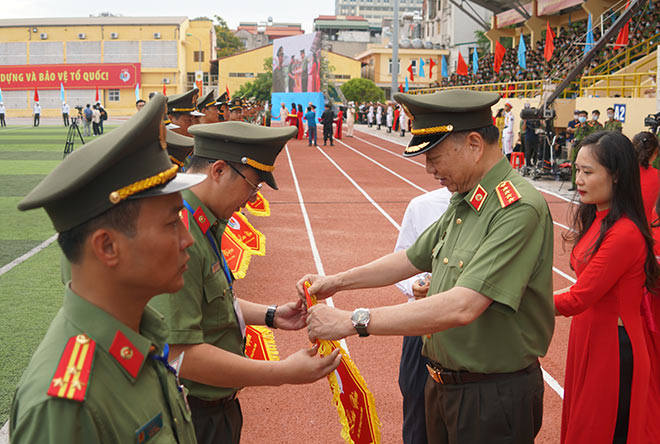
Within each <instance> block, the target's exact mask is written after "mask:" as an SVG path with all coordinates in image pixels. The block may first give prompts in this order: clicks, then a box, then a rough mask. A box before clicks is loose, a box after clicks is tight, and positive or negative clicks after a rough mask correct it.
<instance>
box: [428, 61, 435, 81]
mask: <svg viewBox="0 0 660 444" xmlns="http://www.w3.org/2000/svg"><path fill="white" fill-rule="evenodd" d="M436 65H437V63H435V62H434V61H433V59H429V79H432V78H433V67H434V66H436Z"/></svg>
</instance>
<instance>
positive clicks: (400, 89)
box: [399, 83, 403, 92]
mask: <svg viewBox="0 0 660 444" xmlns="http://www.w3.org/2000/svg"><path fill="white" fill-rule="evenodd" d="M399 92H403V85H402V84H400V83H399Z"/></svg>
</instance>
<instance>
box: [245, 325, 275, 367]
mask: <svg viewBox="0 0 660 444" xmlns="http://www.w3.org/2000/svg"><path fill="white" fill-rule="evenodd" d="M245 356H247V357H248V358H251V359H256V360H259V361H279V360H280V355H279V352H278V351H277V344H275V335H274V334H273V331H272V330H271V329H270V328H268V327H264V326H261V325H248V326H246V327H245Z"/></svg>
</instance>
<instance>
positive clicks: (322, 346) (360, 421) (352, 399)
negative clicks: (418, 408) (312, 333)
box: [305, 282, 380, 444]
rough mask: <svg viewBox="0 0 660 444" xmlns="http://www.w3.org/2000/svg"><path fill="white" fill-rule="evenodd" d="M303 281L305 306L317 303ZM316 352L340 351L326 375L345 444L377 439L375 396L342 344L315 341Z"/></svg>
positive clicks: (369, 442)
mask: <svg viewBox="0 0 660 444" xmlns="http://www.w3.org/2000/svg"><path fill="white" fill-rule="evenodd" d="M309 286H310V284H309V282H305V298H306V300H307V306H308V307H311V306H312V305H315V304H316V297H315V296H313V295H311V296H310V294H309V292H308V291H307V288H308V287H309ZM317 344H318V345H319V354H320V355H321V356H327V355H329V354H330V353H332V351H333V350H334V349H336V348H338V349H339V352H340V353H341V362H340V363H339V367H337V369H336V370H335V371H334V372H332V373H330V374H329V375H328V382H329V383H330V391H331V392H332V403H333V404H334V405H335V406H336V407H337V413H338V414H339V422H340V423H341V425H342V430H341V436H342V438H344V440H345V441H346V442H347V443H348V444H378V443H380V421H379V420H378V415H377V414H376V403H375V401H374V397H373V395H372V394H371V392H370V391H369V389H368V388H367V383H366V382H365V381H364V378H363V377H362V375H361V374H360V371H359V370H358V368H357V366H356V365H355V363H354V362H353V360H352V359H351V358H350V357H349V356H348V354H347V353H346V352H345V351H344V349H343V348H342V347H341V344H340V343H339V342H338V341H327V340H323V339H322V340H319V341H317Z"/></svg>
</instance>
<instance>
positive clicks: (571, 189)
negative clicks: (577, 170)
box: [568, 185, 577, 191]
mask: <svg viewBox="0 0 660 444" xmlns="http://www.w3.org/2000/svg"><path fill="white" fill-rule="evenodd" d="M575 190H577V188H575V185H573V186H572V187H570V188H569V189H568V191H575Z"/></svg>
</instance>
